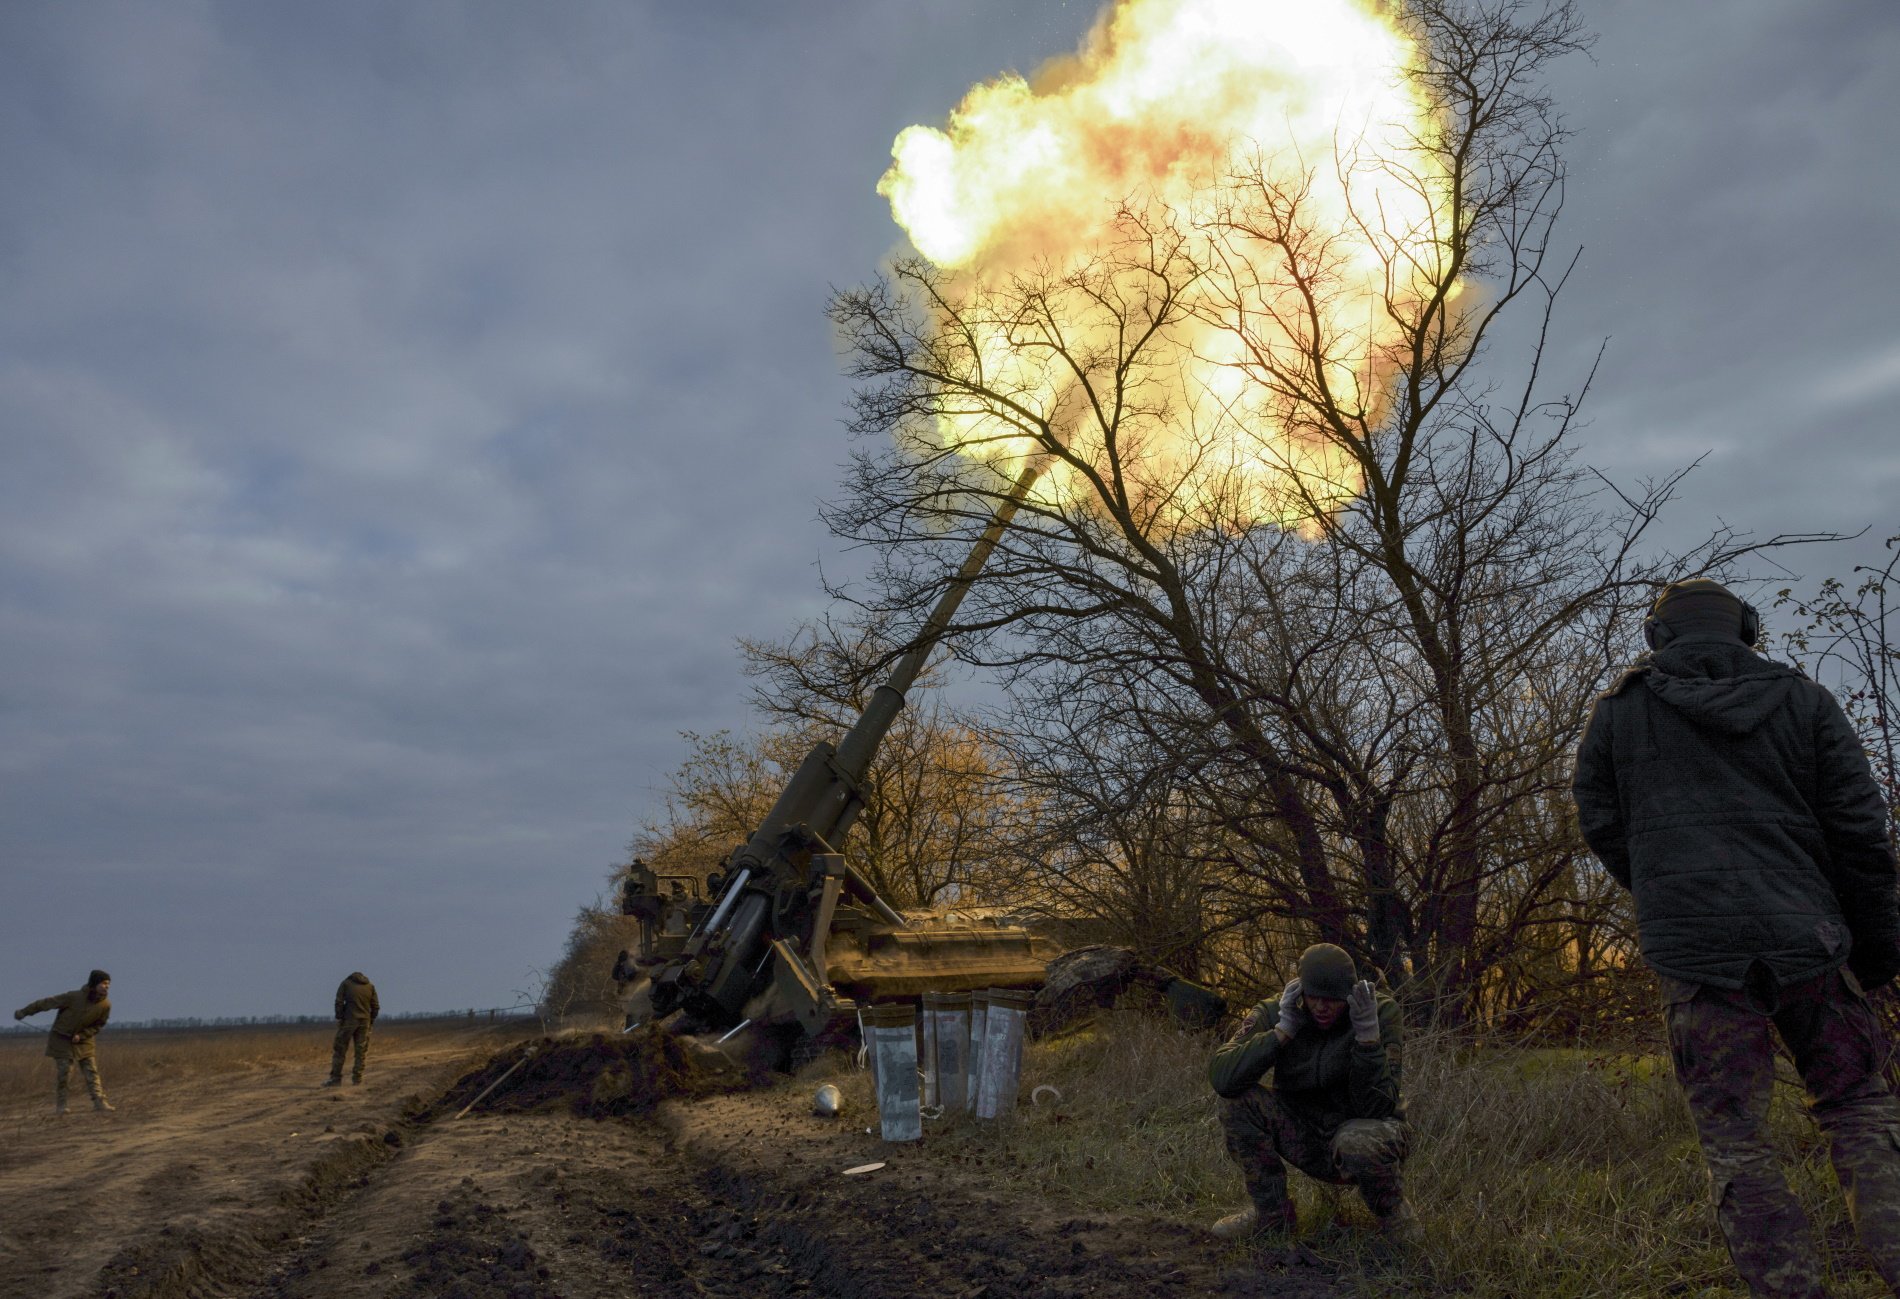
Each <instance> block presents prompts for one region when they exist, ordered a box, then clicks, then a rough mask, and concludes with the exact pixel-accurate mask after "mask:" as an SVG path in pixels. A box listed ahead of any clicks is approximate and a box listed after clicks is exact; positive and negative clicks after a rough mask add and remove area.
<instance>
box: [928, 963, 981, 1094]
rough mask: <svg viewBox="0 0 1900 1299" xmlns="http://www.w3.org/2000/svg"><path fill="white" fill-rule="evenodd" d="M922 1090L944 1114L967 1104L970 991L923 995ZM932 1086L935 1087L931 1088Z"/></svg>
mask: <svg viewBox="0 0 1900 1299" xmlns="http://www.w3.org/2000/svg"><path fill="white" fill-rule="evenodd" d="M924 1045H925V1050H924V1091H925V1095H926V1097H931V1096H934V1097H935V1099H934V1101H932V1100H927V1101H926V1103H927V1104H936V1105H941V1106H943V1112H944V1113H945V1114H960V1113H962V1112H963V1111H964V1110H967V1109H968V1108H969V1107H970V1090H969V1087H968V1085H967V1084H968V1082H969V1076H968V1075H969V1055H970V994H969V993H967V992H926V993H925V994H924ZM933 1088H934V1090H933Z"/></svg>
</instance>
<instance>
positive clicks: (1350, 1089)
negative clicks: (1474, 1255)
mask: <svg viewBox="0 0 1900 1299" xmlns="http://www.w3.org/2000/svg"><path fill="white" fill-rule="evenodd" d="M1299 976H1300V977H1299V978H1297V979H1295V980H1293V982H1291V983H1289V984H1288V985H1287V987H1286V991H1285V992H1283V993H1282V994H1281V996H1280V1000H1279V1003H1278V1004H1277V1005H1275V1004H1274V1003H1272V1002H1262V1003H1261V1004H1260V1005H1258V1006H1256V1007H1254V1008H1253V1010H1251V1011H1249V1012H1248V1013H1247V1016H1246V1017H1245V1018H1244V1019H1243V1020H1242V1021H1241V1024H1240V1028H1239V1030H1238V1031H1237V1032H1236V1033H1235V1034H1234V1036H1233V1037H1232V1038H1230V1039H1229V1040H1228V1042H1227V1044H1226V1045H1225V1046H1223V1047H1221V1049H1220V1050H1218V1051H1216V1052H1215V1053H1214V1059H1213V1061H1212V1062H1211V1063H1210V1065H1209V1066H1208V1080H1209V1081H1210V1082H1212V1083H1213V1085H1214V1090H1215V1091H1216V1092H1218V1093H1219V1094H1220V1096H1221V1098H1222V1099H1221V1102H1220V1120H1221V1129H1222V1130H1223V1131H1224V1132H1225V1133H1226V1136H1227V1153H1228V1154H1229V1155H1231V1156H1232V1157H1233V1160H1234V1162H1235V1163H1237V1164H1239V1165H1240V1171H1241V1174H1242V1176H1243V1177H1244V1178H1245V1179H1246V1183H1247V1196H1248V1199H1249V1201H1250V1203H1249V1204H1248V1205H1247V1207H1245V1208H1243V1209H1241V1210H1240V1211H1239V1212H1237V1213H1230V1214H1228V1215H1227V1216H1226V1217H1224V1218H1222V1219H1221V1220H1220V1221H1219V1222H1216V1223H1215V1224H1214V1227H1213V1231H1214V1234H1215V1235H1217V1236H1220V1237H1222V1238H1224V1239H1237V1238H1240V1237H1244V1236H1249V1235H1252V1234H1253V1233H1255V1232H1262V1231H1274V1232H1283V1233H1285V1234H1287V1235H1291V1234H1292V1233H1293V1231H1294V1230H1295V1228H1296V1226H1297V1218H1296V1216H1295V1213H1294V1208H1293V1199H1292V1197H1291V1196H1290V1195H1289V1194H1288V1192H1287V1184H1286V1166H1287V1165H1288V1164H1292V1165H1293V1166H1294V1167H1295V1168H1297V1169H1299V1170H1300V1171H1301V1172H1303V1173H1305V1174H1306V1175H1307V1176H1309V1177H1313V1178H1317V1179H1318V1180H1320V1181H1323V1182H1333V1183H1338V1184H1343V1185H1350V1186H1355V1187H1357V1188H1358V1189H1359V1194H1360V1195H1361V1196H1363V1197H1364V1199H1365V1201H1366V1207H1367V1208H1369V1209H1371V1210H1372V1213H1373V1216H1375V1217H1376V1218H1378V1220H1379V1225H1380V1228H1381V1230H1383V1231H1384V1232H1385V1234H1386V1235H1387V1237H1388V1238H1390V1239H1391V1240H1392V1241H1394V1242H1395V1243H1396V1244H1399V1245H1403V1246H1414V1245H1417V1244H1419V1243H1420V1242H1421V1239H1422V1235H1423V1233H1422V1230H1421V1228H1420V1227H1419V1222H1418V1215H1417V1214H1416V1213H1414V1212H1413V1210H1412V1206H1411V1205H1410V1204H1409V1203H1407V1201H1406V1199H1405V1191H1404V1188H1403V1186H1402V1184H1401V1182H1400V1165H1401V1164H1402V1163H1403V1162H1404V1160H1405V1156H1406V1153H1407V1151H1408V1149H1409V1147H1410V1136H1411V1134H1410V1129H1409V1128H1408V1127H1407V1126H1406V1123H1405V1107H1404V1102H1403V1100H1402V1099H1401V1097H1400V1094H1399V1079H1400V1070H1401V1055H1402V1043H1403V1040H1404V1029H1403V1026H1402V1022H1401V1019H1400V1015H1399V1008H1398V1005H1397V1003H1395V1002H1394V1001H1393V1000H1392V999H1391V998H1390V997H1389V996H1387V995H1385V994H1384V993H1382V992H1379V991H1378V990H1376V989H1375V988H1374V987H1373V986H1372V984H1371V983H1369V982H1367V981H1364V980H1359V979H1357V977H1356V973H1355V971H1354V969H1353V964H1352V958H1351V957H1350V956H1348V955H1347V954H1346V953H1345V951H1344V950H1342V949H1341V948H1338V947H1335V946H1333V945H1332V944H1330V943H1319V944H1316V945H1315V946H1313V947H1309V948H1307V949H1306V951H1305V952H1304V953H1302V954H1301V956H1300V965H1299ZM1269 1072H1271V1073H1272V1074H1273V1085H1272V1087H1271V1088H1269V1087H1268V1086H1267V1085H1266V1084H1265V1078H1266V1075H1267V1074H1268V1073H1269Z"/></svg>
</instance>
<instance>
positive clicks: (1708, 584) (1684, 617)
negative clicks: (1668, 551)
mask: <svg viewBox="0 0 1900 1299" xmlns="http://www.w3.org/2000/svg"><path fill="white" fill-rule="evenodd" d="M1649 616H1650V617H1651V618H1654V619H1656V620H1657V621H1658V622H1662V623H1667V624H1668V626H1669V630H1670V631H1672V632H1674V633H1675V634H1676V635H1677V636H1701V637H1709V636H1715V637H1720V638H1721V639H1723V640H1736V641H1739V640H1743V639H1744V638H1743V636H1742V601H1741V600H1740V598H1738V597H1737V596H1736V595H1735V594H1734V593H1733V592H1731V591H1730V590H1729V589H1728V588H1727V587H1726V586H1723V585H1722V584H1721V583H1720V582H1712V581H1710V580H1709V579H1708V578H1706V577H1695V578H1690V579H1689V580H1688V581H1686V582H1671V583H1670V584H1669V585H1668V586H1665V587H1664V588H1663V589H1662V594H1661V595H1658V596H1657V597H1656V603H1655V604H1653V605H1651V606H1650V610H1649Z"/></svg>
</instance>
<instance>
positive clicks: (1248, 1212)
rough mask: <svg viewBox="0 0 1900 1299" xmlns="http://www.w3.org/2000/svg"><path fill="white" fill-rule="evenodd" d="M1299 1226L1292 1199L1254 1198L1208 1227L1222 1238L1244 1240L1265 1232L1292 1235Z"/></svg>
mask: <svg viewBox="0 0 1900 1299" xmlns="http://www.w3.org/2000/svg"><path fill="white" fill-rule="evenodd" d="M1298 1226H1299V1219H1298V1217H1297V1216H1296V1215H1295V1213H1294V1210H1293V1201H1291V1200H1280V1201H1277V1202H1272V1203H1268V1204H1262V1203H1261V1202H1260V1201H1258V1200H1255V1201H1254V1202H1253V1203H1251V1204H1249V1205H1248V1206H1247V1207H1246V1208H1244V1209H1238V1210H1236V1211H1234V1212H1233V1213H1230V1214H1228V1215H1227V1216H1226V1217H1225V1218H1222V1219H1220V1220H1219V1221H1218V1222H1216V1223H1215V1224H1214V1225H1213V1226H1212V1227H1210V1228H1208V1230H1209V1231H1212V1232H1213V1233H1214V1234H1215V1235H1216V1236H1218V1237H1219V1238H1220V1239H1222V1240H1246V1239H1248V1238H1249V1237H1251V1236H1258V1235H1262V1234H1264V1233H1267V1232H1280V1233H1283V1234H1284V1235H1287V1236H1292V1235H1293V1233H1294V1231H1295V1229H1296V1228H1297V1227H1298Z"/></svg>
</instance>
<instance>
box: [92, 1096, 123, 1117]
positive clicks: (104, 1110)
mask: <svg viewBox="0 0 1900 1299" xmlns="http://www.w3.org/2000/svg"><path fill="white" fill-rule="evenodd" d="M92 1108H93V1109H95V1110H97V1111H98V1112H99V1113H101V1114H110V1113H112V1112H113V1111H114V1110H116V1109H118V1108H119V1107H118V1106H117V1105H114V1104H113V1103H112V1102H111V1101H109V1100H107V1099H106V1098H105V1097H103V1096H95V1097H93V1098H92Z"/></svg>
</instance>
